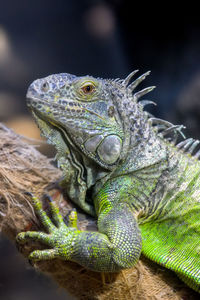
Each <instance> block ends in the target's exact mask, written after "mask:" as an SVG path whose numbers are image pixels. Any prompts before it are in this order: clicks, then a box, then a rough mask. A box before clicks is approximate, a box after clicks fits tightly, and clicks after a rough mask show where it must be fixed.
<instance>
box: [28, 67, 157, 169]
mask: <svg viewBox="0 0 200 300" xmlns="http://www.w3.org/2000/svg"><path fill="white" fill-rule="evenodd" d="M134 73H135V72H133V73H131V74H130V75H129V76H128V77H127V78H126V79H125V80H119V79H117V80H104V79H99V78H98V79H95V78H93V77H91V76H83V77H76V76H74V75H70V74H67V73H63V74H55V75H50V76H48V77H45V78H42V79H38V80H35V81H34V82H33V83H32V84H31V85H30V87H29V89H28V92H27V101H28V106H29V107H30V109H31V110H32V112H33V115H34V116H35V118H36V120H37V122H38V125H39V127H40V129H41V131H42V132H43V134H44V135H45V136H46V137H47V138H48V139H49V140H51V137H50V131H51V132H52V130H55V131H59V132H60V136H61V137H62V139H63V140H64V141H65V140H66V142H67V143H68V146H69V145H71V146H72V147H76V148H77V149H78V150H79V151H80V152H81V153H83V154H84V155H85V156H87V157H88V158H90V159H92V160H93V161H95V162H96V163H97V164H98V165H100V166H102V167H104V168H105V169H110V170H112V169H113V168H115V167H116V165H117V164H118V162H119V161H120V160H122V159H123V158H124V156H125V155H126V153H127V151H128V148H129V146H130V138H131V135H133V133H134V135H135V136H136V133H137V131H138V130H141V128H139V127H140V126H139V125H138V124H137V122H138V120H139V121H140V119H141V118H138V115H137V114H138V112H139V113H140V111H141V108H140V109H139V107H138V105H137V101H136V100H137V97H139V96H141V95H143V94H145V93H147V92H149V91H150V90H151V89H152V88H148V89H145V90H142V91H140V92H138V93H136V94H134V95H132V90H133V89H134V88H135V87H136V86H137V85H138V84H139V83H140V82H141V81H142V80H143V79H144V78H145V77H146V75H148V73H146V74H144V75H142V76H141V77H139V78H138V79H136V80H135V81H134V82H133V83H131V84H129V81H130V79H131V77H132V76H133V75H134ZM139 93H140V94H139ZM131 118H132V119H131ZM131 132H132V133H131ZM50 142H51V141H50ZM53 143H54V144H55V145H56V146H57V148H59V147H58V143H59V141H58V140H57V141H55V139H54V141H53Z"/></svg>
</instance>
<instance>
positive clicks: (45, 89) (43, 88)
mask: <svg viewBox="0 0 200 300" xmlns="http://www.w3.org/2000/svg"><path fill="white" fill-rule="evenodd" d="M41 90H42V91H43V92H48V90H49V84H48V82H47V81H45V82H44V83H43V84H42V86H41Z"/></svg>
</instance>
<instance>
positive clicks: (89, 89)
mask: <svg viewBox="0 0 200 300" xmlns="http://www.w3.org/2000/svg"><path fill="white" fill-rule="evenodd" d="M82 91H83V92H84V93H85V94H90V93H92V92H93V91H94V86H93V85H92V84H87V85H85V86H83V87H82Z"/></svg>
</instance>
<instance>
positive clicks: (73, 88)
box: [17, 72, 200, 292]
mask: <svg viewBox="0 0 200 300" xmlns="http://www.w3.org/2000/svg"><path fill="white" fill-rule="evenodd" d="M135 73H136V72H133V73H131V74H130V75H129V76H128V77H127V78H126V79H124V80H119V79H118V80H103V79H99V78H98V79H95V78H93V77H91V76H84V77H76V76H74V75H70V74H66V73H64V74H56V75H51V76H48V77H46V78H43V79H38V80H36V81H34V82H33V83H32V84H31V86H30V87H29V90H28V93H27V101H28V106H29V108H30V109H31V111H32V113H33V116H34V117H35V119H36V122H37V124H38V126H39V128H40V130H41V132H42V134H43V135H44V136H45V137H46V138H47V140H48V142H49V143H52V144H53V145H55V147H56V149H57V160H58V163H59V165H60V167H61V168H62V169H63V174H64V177H65V179H64V181H63V183H62V185H64V186H65V188H66V191H67V193H68V196H69V197H70V198H71V199H72V201H74V202H75V203H76V204H78V205H79V206H80V207H81V208H82V209H83V210H84V211H85V212H87V213H89V214H91V215H94V216H96V217H97V218H98V232H89V231H80V230H78V228H77V225H76V224H77V215H76V212H75V211H72V212H71V214H70V217H69V223H68V226H66V225H65V223H64V222H63V220H62V217H61V216H60V214H59V211H58V208H57V207H56V206H55V204H53V202H50V206H51V209H52V218H53V222H52V221H51V220H50V219H49V218H48V216H47V215H46V214H45V212H44V211H43V209H42V207H41V204H40V202H39V200H38V199H37V198H35V197H33V198H32V199H33V205H34V208H35V211H36V213H37V214H38V216H39V218H40V220H41V222H42V224H43V225H44V227H45V229H46V231H47V233H44V232H25V233H24V232H23V233H20V234H19V235H18V236H17V241H18V242H20V243H25V242H26V241H27V240H37V241H40V242H41V243H44V244H46V245H47V248H48V250H42V251H34V252H32V253H31V254H30V259H31V260H35V261H36V260H43V259H52V258H55V257H59V258H61V259H65V260H71V261H75V262H77V263H79V264H81V265H82V266H84V267H86V268H89V269H91V270H94V271H105V272H112V271H119V270H121V269H123V268H129V267H132V266H133V265H134V264H135V263H136V261H137V260H138V258H139V256H140V253H141V251H142V252H143V254H144V255H146V256H147V257H149V258H150V259H152V260H153V261H155V262H157V263H159V264H161V265H163V266H165V267H166V268H169V269H172V270H174V271H175V272H176V273H177V274H178V276H179V277H180V278H181V279H182V280H183V281H185V282H186V283H187V284H188V285H189V286H190V287H192V288H193V289H195V290H196V291H198V292H199V291H200V256H199V253H200V245H199V241H200V220H199V219H200V218H199V216H200V189H199V186H200V176H199V175H200V163H199V161H198V157H199V155H200V153H199V152H196V154H195V155H193V156H192V153H193V152H195V149H196V146H197V144H198V141H195V140H193V139H188V140H186V141H183V142H181V143H179V144H176V142H175V138H176V136H177V134H178V132H180V133H181V134H182V132H181V129H182V127H181V126H174V125H172V124H170V123H168V122H167V121H164V120H159V119H155V118H153V117H151V116H150V115H149V114H148V113H147V112H145V111H144V110H143V107H144V106H145V105H146V104H150V102H149V101H146V100H143V101H140V102H138V99H139V98H140V97H141V96H143V95H144V94H146V93H147V92H149V91H151V90H152V89H153V87H150V88H146V89H144V90H141V91H139V92H136V93H134V94H133V90H134V89H135V88H136V86H137V85H138V84H139V83H140V82H141V81H142V80H143V79H144V78H145V77H146V76H147V75H148V74H149V72H147V73H146V74H144V75H142V76H140V77H139V78H137V79H136V80H135V81H133V82H132V83H129V82H130V81H131V79H132V76H133V75H134V74H135Z"/></svg>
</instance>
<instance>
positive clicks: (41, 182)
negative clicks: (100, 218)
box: [0, 124, 195, 300]
mask: <svg viewBox="0 0 200 300" xmlns="http://www.w3.org/2000/svg"><path fill="white" fill-rule="evenodd" d="M60 176H61V171H60V170H59V169H57V168H56V167H54V166H53V164H52V161H51V160H50V159H48V158H46V157H45V156H44V155H42V154H41V153H40V152H39V151H37V150H36V147H34V146H32V145H29V144H28V143H27V140H25V139H24V138H23V137H21V136H19V135H17V134H15V133H14V132H13V131H11V130H10V129H8V128H7V127H5V126H4V125H2V124H0V230H1V231H2V232H3V233H4V234H5V235H7V236H8V237H9V238H10V239H11V240H12V241H15V237H16V235H17V233H19V232H21V231H26V230H42V228H41V227H40V223H39V221H38V219H37V217H36V216H35V213H34V211H33V208H32V205H31V201H30V198H29V197H28V196H26V195H25V194H24V191H29V192H33V193H34V194H36V195H38V196H39V197H41V195H42V194H44V192H45V190H46V189H47V186H48V185H49V184H50V183H52V182H55V181H56V180H58V179H59V177H60ZM54 192H55V191H54ZM55 201H56V202H57V204H58V206H59V207H60V210H61V213H62V215H66V214H67V213H68V212H69V210H70V209H71V208H72V207H73V205H72V204H71V203H70V202H69V201H67V200H66V199H64V197H63V196H62V195H61V194H60V193H58V196H57V197H56V198H55ZM44 206H45V203H44ZM81 219H82V221H81V222H79V227H80V228H81V229H85V228H88V227H90V226H94V225H95V220H93V221H91V220H90V219H89V218H88V217H87V216H85V215H83V214H81ZM38 248H40V249H42V248H43V246H42V245H38V244H37V245H36V244H35V243H30V244H26V245H25V246H23V247H21V249H20V250H21V252H22V253H23V255H24V256H25V257H27V256H28V254H29V253H30V252H31V251H33V250H34V249H38ZM34 268H37V269H38V270H39V271H41V272H45V273H46V274H48V275H49V276H50V277H52V278H53V279H54V280H55V281H56V282H57V283H58V284H59V285H60V286H62V287H63V288H65V289H66V290H67V291H68V292H70V293H71V294H73V295H74V296H76V297H77V298H78V299H136V300H137V299H163V300H165V299H166V300H169V299H173V300H174V299H177V300H178V299H182V298H185V299H189V296H190V299H192V298H191V295H193V294H194V297H195V293H194V292H193V291H191V290H190V289H189V288H187V287H185V285H184V284H183V283H181V282H180V281H179V280H178V279H177V277H176V275H175V274H174V273H172V272H170V271H168V270H166V269H163V268H161V267H160V266H158V265H157V264H154V263H151V262H149V261H148V260H147V259H144V258H142V260H140V261H139V263H138V264H137V265H136V266H135V267H134V268H132V269H129V270H124V271H123V272H120V273H109V274H108V273H107V274H105V273H96V272H92V271H88V270H86V269H84V268H83V267H81V266H80V265H78V264H76V263H72V262H67V261H61V260H58V259H55V260H52V261H45V262H40V263H36V264H34Z"/></svg>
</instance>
